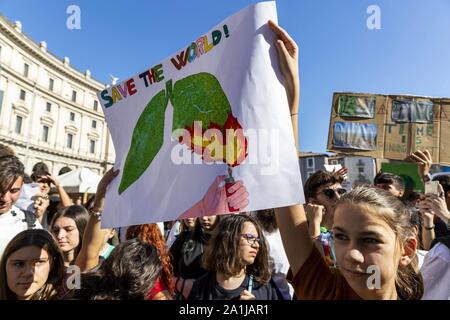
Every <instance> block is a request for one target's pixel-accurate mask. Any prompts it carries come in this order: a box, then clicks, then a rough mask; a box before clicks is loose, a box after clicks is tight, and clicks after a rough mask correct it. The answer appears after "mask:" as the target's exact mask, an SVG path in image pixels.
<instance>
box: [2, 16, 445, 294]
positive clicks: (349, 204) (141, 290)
mask: <svg viewBox="0 0 450 320" xmlns="http://www.w3.org/2000/svg"><path fill="white" fill-rule="evenodd" d="M269 26H270V27H271V28H272V30H273V31H274V32H275V33H276V34H277V36H278V37H277V40H276V43H275V45H276V47H277V51H278V54H279V62H280V68H281V73H282V75H283V77H284V84H285V88H286V92H287V96H288V102H289V108H290V110H289V111H290V114H291V120H292V127H293V131H294V137H295V141H296V144H297V148H298V136H297V129H298V128H297V127H298V119H297V117H298V104H299V95H300V91H299V76H298V47H297V45H296V43H295V42H294V41H293V40H292V39H291V38H290V36H289V35H288V33H287V32H286V31H284V30H283V29H282V28H280V27H279V26H278V25H276V24H275V23H273V22H271V21H269ZM407 160H408V161H413V162H415V163H417V167H418V170H419V174H420V176H421V177H422V179H423V180H424V182H427V181H429V180H430V175H429V172H430V167H431V165H432V161H431V155H430V153H429V152H428V151H416V152H414V153H413V154H411V155H410V156H409V157H408V159H407ZM118 173H119V171H117V170H116V171H114V170H113V169H111V170H109V171H108V172H106V174H105V175H104V176H103V178H102V180H101V181H100V183H99V185H98V188H97V193H96V194H95V197H94V198H93V199H92V201H90V202H89V203H86V204H85V205H84V206H83V205H78V204H73V201H72V200H71V199H70V197H69V195H68V194H67V193H66V192H65V191H64V188H63V187H62V186H60V184H59V183H58V181H57V180H56V179H55V178H54V177H52V176H51V175H50V174H49V173H48V169H47V168H43V167H38V168H33V173H32V174H31V175H30V177H28V176H27V175H26V174H25V172H24V166H23V164H22V163H21V162H20V161H19V159H18V158H17V157H16V156H15V155H14V151H13V150H12V149H10V148H8V147H6V146H0V196H1V198H0V256H1V258H0V259H1V260H0V299H3V300H5V299H7V300H30V299H31V300H53V299H77V300H78V299H86V300H119V299H121V300H122V299H123V300H127V299H133V300H134V299H147V300H252V299H256V300H304V299H389V300H398V299H402V300H404V299H405V300H406V299H407V300H418V299H450V223H449V221H450V176H447V175H441V176H439V177H437V178H436V180H437V181H438V182H439V188H438V192H437V194H423V193H411V192H409V191H408V190H406V189H405V184H404V181H403V179H402V178H401V177H399V176H396V175H393V174H390V173H386V172H380V173H379V174H377V176H376V177H375V179H374V182H373V184H372V185H370V186H369V185H366V186H356V187H355V188H353V189H352V190H346V189H345V188H343V186H342V183H343V181H344V179H345V175H346V169H345V168H344V169H342V170H339V171H337V172H327V171H317V172H316V173H314V174H313V175H311V176H310V177H309V178H308V180H307V181H306V182H305V184H304V195H305V201H306V203H305V204H298V205H292V206H288V207H283V208H274V209H268V210H261V211H257V212H241V213H238V214H229V215H219V216H203V217H198V218H186V219H183V220H179V221H173V222H170V223H168V222H166V223H165V224H163V225H161V224H145V225H138V226H130V227H127V228H120V229H102V228H101V215H102V211H103V207H104V203H105V193H106V189H107V187H108V185H109V184H110V183H111V181H112V180H113V179H114V178H115V177H116V176H117V175H118ZM31 181H33V182H36V183H39V186H40V190H39V192H38V193H37V194H36V195H35V196H34V197H33V200H32V205H31V210H27V208H23V207H22V208H19V207H18V206H17V204H18V200H19V197H20V194H21V190H22V188H23V185H24V183H25V184H26V183H28V182H31ZM52 185H53V186H54V190H55V191H56V194H57V196H58V198H59V204H58V205H57V206H51V204H50V201H49V193H50V190H51V189H52V188H51V187H52ZM274 192H275V191H274ZM278 192H280V191H278ZM77 276H79V277H78V278H77ZM372 280H373V281H372Z"/></svg>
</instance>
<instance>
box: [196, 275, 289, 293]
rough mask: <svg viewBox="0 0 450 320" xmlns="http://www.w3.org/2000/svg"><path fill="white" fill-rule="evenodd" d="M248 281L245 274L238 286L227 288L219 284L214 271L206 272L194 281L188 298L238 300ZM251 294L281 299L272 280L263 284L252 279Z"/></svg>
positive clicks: (248, 278) (247, 285)
mask: <svg viewBox="0 0 450 320" xmlns="http://www.w3.org/2000/svg"><path fill="white" fill-rule="evenodd" d="M249 282H250V277H249V276H248V275H246V276H245V278H244V281H242V283H241V285H240V286H239V287H237V288H236V289H233V290H227V289H224V288H222V287H221V286H220V285H219V283H218V282H217V280H216V273H215V272H208V273H206V274H205V275H203V276H202V277H200V278H198V279H197V280H196V281H195V282H194V285H193V286H192V290H191V293H190V294H189V297H188V300H239V297H240V295H241V293H242V291H244V290H248V287H249ZM252 294H253V295H254V296H255V298H256V300H281V299H282V298H281V294H280V292H279V291H278V290H277V288H276V286H275V285H274V284H273V282H272V280H271V281H269V282H267V283H264V284H261V283H259V282H257V281H255V280H253V290H252Z"/></svg>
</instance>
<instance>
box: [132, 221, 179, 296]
mask: <svg viewBox="0 0 450 320" xmlns="http://www.w3.org/2000/svg"><path fill="white" fill-rule="evenodd" d="M133 238H138V239H140V240H141V241H143V242H145V243H149V244H152V245H154V246H155V247H156V249H157V250H158V254H159V257H160V260H161V265H162V270H161V279H162V281H163V282H164V284H165V285H166V287H167V289H168V291H169V293H170V294H171V295H173V294H174V293H175V288H174V284H173V281H172V277H173V268H172V263H171V259H170V256H169V252H168V250H167V246H166V242H165V240H164V237H163V235H162V234H161V230H160V229H159V227H158V225H157V224H156V223H150V224H141V225H137V226H131V227H129V228H128V229H127V234H126V239H133Z"/></svg>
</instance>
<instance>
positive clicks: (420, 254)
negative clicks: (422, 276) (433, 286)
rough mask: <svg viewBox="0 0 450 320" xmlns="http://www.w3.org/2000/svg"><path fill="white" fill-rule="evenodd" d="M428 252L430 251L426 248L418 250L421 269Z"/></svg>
mask: <svg viewBox="0 0 450 320" xmlns="http://www.w3.org/2000/svg"><path fill="white" fill-rule="evenodd" d="M427 253H428V251H425V250H417V259H418V266H419V270H420V269H422V265H423V261H424V260H425V257H426V255H427Z"/></svg>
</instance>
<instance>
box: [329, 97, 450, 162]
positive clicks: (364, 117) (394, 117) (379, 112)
mask: <svg viewBox="0 0 450 320" xmlns="http://www.w3.org/2000/svg"><path fill="white" fill-rule="evenodd" d="M449 101H450V100H448V99H447V100H445V99H438V98H427V97H416V96H407V95H398V96H396V95H378V94H360V93H335V94H334V95H333V104H332V109H331V119H330V129H329V135H328V148H327V149H328V151H332V152H336V153H340V154H342V153H343V154H349V155H358V156H368V157H373V158H378V159H391V160H404V159H405V158H406V157H407V156H408V155H409V154H410V153H412V152H414V151H416V150H422V151H423V150H426V149H428V150H429V151H430V153H431V156H432V159H433V162H434V163H439V164H443V165H446V164H447V165H448V164H450V152H449V147H446V146H445V143H444V141H446V140H445V137H447V139H448V138H450V123H449V119H448V115H450V109H449V108H450V102H449ZM447 141H450V140H447ZM447 144H448V143H447Z"/></svg>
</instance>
